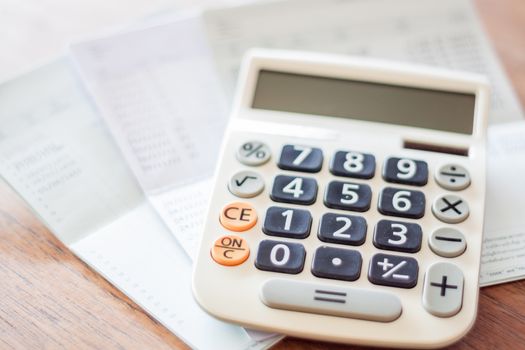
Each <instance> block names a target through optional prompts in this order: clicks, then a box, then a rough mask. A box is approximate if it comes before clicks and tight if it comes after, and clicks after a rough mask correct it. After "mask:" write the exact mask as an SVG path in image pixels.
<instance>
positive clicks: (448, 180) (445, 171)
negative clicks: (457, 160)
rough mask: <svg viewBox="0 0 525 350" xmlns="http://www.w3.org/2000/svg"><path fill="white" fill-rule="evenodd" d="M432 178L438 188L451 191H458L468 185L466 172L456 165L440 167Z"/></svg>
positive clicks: (468, 178) (468, 179)
mask: <svg viewBox="0 0 525 350" xmlns="http://www.w3.org/2000/svg"><path fill="white" fill-rule="evenodd" d="M434 177H435V179H436V182H437V183H438V184H439V186H441V187H443V188H446V189H447V190H451V191H459V190H462V189H465V188H467V187H468V186H469V185H470V175H469V173H468V170H467V169H465V168H464V167H463V166H461V165H457V164H445V165H443V166H441V167H440V168H439V169H438V170H437V171H436V174H435V176H434Z"/></svg>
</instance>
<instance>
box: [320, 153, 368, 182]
mask: <svg viewBox="0 0 525 350" xmlns="http://www.w3.org/2000/svg"><path fill="white" fill-rule="evenodd" d="M375 171H376V159H375V157H374V156H373V155H371V154H368V153H360V152H354V151H338V152H336V153H335V155H334V158H333V159H332V163H331V164H330V172H331V173H332V174H334V175H336V176H346V177H355V178H358V179H371V178H372V177H374V173H375Z"/></svg>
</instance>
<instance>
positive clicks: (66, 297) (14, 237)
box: [0, 0, 525, 349]
mask: <svg viewBox="0 0 525 350" xmlns="http://www.w3.org/2000/svg"><path fill="white" fill-rule="evenodd" d="M476 4H477V7H478V9H479V12H480V15H481V18H482V21H483V23H484V25H485V27H486V29H487V31H488V34H489V36H490V38H491V39H492V42H493V45H494V47H495V49H496V51H497V53H498V54H499V56H500V58H501V61H502V62H503V65H504V66H505V69H506V70H507V73H508V75H509V76H510V79H511V80H512V83H513V85H514V87H515V88H516V90H517V91H518V95H519V98H520V100H521V103H522V105H525V2H524V1H523V0H499V1H494V0H478V1H476ZM0 281H1V287H0V348H1V349H11V348H14V349H28V348H39V349H41V348H48V349H56V348H75V349H93V348H96V349H117V348H118V349H122V348H125V349H145V348H150V349H174V348H185V345H184V343H183V342H182V341H180V340H179V339H177V337H175V336H174V335H173V334H172V333H170V332H169V331H168V330H167V329H166V328H164V327H163V326H162V325H160V324H159V323H157V322H156V321H155V320H153V319H152V318H151V317H149V316H148V315H147V314H146V313H145V312H144V311H142V310H141V309H140V308H139V307H138V306H137V305H136V304H135V303H133V302H132V301H131V300H129V299H128V298H127V297H126V296H125V295H124V294H123V293H122V292H120V291H119V290H118V289H117V288H115V287H113V286H112V285H111V284H110V283H108V282H107V281H106V280H104V279H103V278H102V277H100V276H99V275H98V274H97V273H95V272H94V271H93V270H91V269H90V268H89V267H88V266H87V265H86V264H84V263H83V262H82V261H81V260H79V259H78V258H76V257H75V256H74V255H73V254H72V253H71V252H70V251H68V249H67V248H66V247H65V246H64V245H63V244H61V243H60V242H59V241H58V240H57V239H56V238H55V237H54V236H53V235H52V234H51V233H50V232H49V230H48V229H47V228H46V227H45V226H44V225H43V224H42V223H41V222H40V221H39V220H38V218H37V217H36V216H35V215H34V214H33V213H32V212H31V211H30V210H29V209H28V207H27V205H26V204H25V203H24V202H23V201H22V199H20V198H19V197H18V196H17V195H16V194H15V193H14V192H13V191H12V189H11V188H9V187H8V186H7V185H6V183H5V182H3V181H2V182H0ZM203 336H205V335H203ZM451 348H452V349H525V281H521V282H514V283H508V284H503V285H499V286H494V287H488V288H483V289H482V290H481V297H480V305H479V315H478V320H477V322H476V325H475V327H474V329H473V330H472V331H471V332H470V333H469V334H468V335H467V336H466V337H465V338H464V339H463V340H461V341H460V342H459V343H457V344H455V345H454V346H452V347H451ZM274 349H358V348H356V347H352V346H342V345H334V344H328V343H321V342H312V341H306V340H300V339H291V338H288V339H285V340H284V341H282V342H281V343H280V344H278V345H277V346H275V348H274Z"/></svg>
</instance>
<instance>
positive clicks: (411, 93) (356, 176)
mask: <svg viewBox="0 0 525 350" xmlns="http://www.w3.org/2000/svg"><path fill="white" fill-rule="evenodd" d="M488 102H489V88H488V85H487V83H486V80H485V79H484V78H483V77H480V76H477V75H474V74H469V73H460V72H452V71H447V70H440V69H432V68H428V67H421V66H414V65H408V64H401V63H391V62H385V61H379V60H371V59H358V58H349V57H345V56H332V55H324V54H314V53H307V52H289V51H272V50H256V51H253V52H251V53H250V54H249V55H248V57H247V59H246V60H245V62H244V64H243V67H242V69H241V73H240V81H239V86H238V94H237V97H236V100H235V104H234V109H233V115H232V117H231V120H230V124H229V127H228V129H227V133H226V136H225V139H224V142H223V146H222V151H221V156H220V160H219V165H218V168H217V172H216V177H215V185H214V189H213V191H212V194H211V202H210V205H209V211H208V215H207V219H206V222H205V227H204V232H203V235H202V241H201V246H200V250H199V253H198V256H197V259H196V264H195V271H194V279H193V290H194V295H195V298H196V299H197V301H198V303H199V304H200V305H201V306H202V308H204V309H205V310H206V311H207V312H208V313H210V314H211V315H213V316H215V317H217V318H220V319H222V320H225V321H228V322H233V323H236V324H240V325H243V326H245V327H249V328H255V329H260V330H265V331H270V332H278V333H283V334H286V335H292V336H297V337H304V338H311V339H320V340H326V341H332V342H341V343H351V344H360V345H371V346H388V347H400V348H410V347H417V348H432V347H441V346H445V345H447V344H450V343H452V342H455V341H457V340H458V339H460V338H461V337H462V336H463V335H465V334H466V333H467V332H468V330H469V329H470V328H471V327H472V325H473V324H474V321H475V318H476V311H477V304H478V291H479V288H478V274H479V267H480V253H481V243H482V233H483V214H484V197H485V143H486V137H485V133H486V124H487V113H488Z"/></svg>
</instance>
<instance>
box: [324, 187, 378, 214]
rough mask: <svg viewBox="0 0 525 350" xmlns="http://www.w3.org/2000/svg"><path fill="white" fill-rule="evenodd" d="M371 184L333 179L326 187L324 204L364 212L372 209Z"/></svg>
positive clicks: (329, 206)
mask: <svg viewBox="0 0 525 350" xmlns="http://www.w3.org/2000/svg"><path fill="white" fill-rule="evenodd" d="M371 201H372V190H371V189H370V186H368V185H365V184H358V183H353V182H343V181H332V182H330V183H329V184H328V187H327V189H326V193H325V197H324V204H325V205H326V206H327V207H328V208H334V209H342V210H352V211H358V212H364V211H367V210H368V209H370V202H371Z"/></svg>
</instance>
